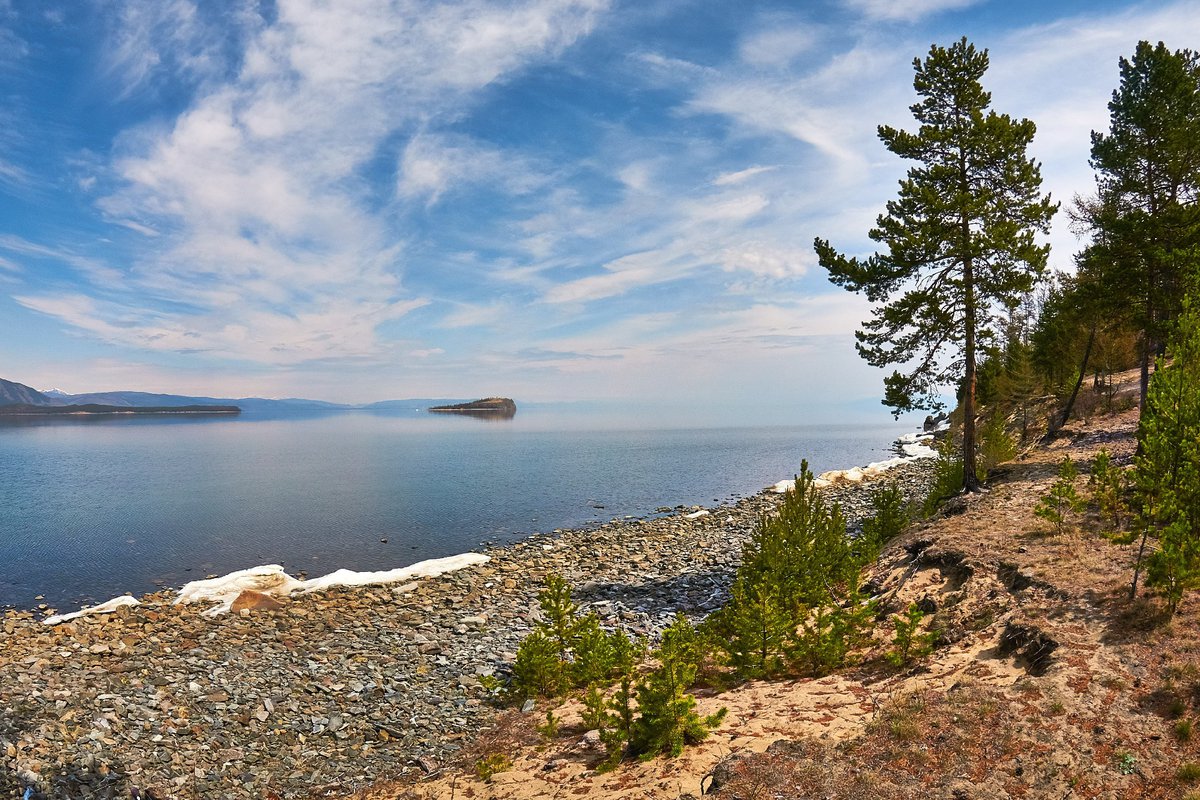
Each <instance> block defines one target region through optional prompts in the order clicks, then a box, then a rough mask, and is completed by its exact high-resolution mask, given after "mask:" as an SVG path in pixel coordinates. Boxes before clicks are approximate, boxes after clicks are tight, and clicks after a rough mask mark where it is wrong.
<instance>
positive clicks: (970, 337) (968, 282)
mask: <svg viewBox="0 0 1200 800" xmlns="http://www.w3.org/2000/svg"><path fill="white" fill-rule="evenodd" d="M961 224H962V228H963V245H964V247H970V241H971V239H970V235H971V231H970V222H969V221H968V220H967V218H966V217H965V216H964V217H963V219H962V223H961ZM963 306H964V307H963V324H964V326H965V328H966V331H965V333H966V336H965V337H964V339H965V340H964V345H963V351H964V352H963V356H964V361H965V367H966V374H965V375H964V381H963V401H962V409H963V491H965V492H978V491H979V489H980V486H979V478H978V476H977V475H976V474H975V382H976V369H975V264H974V262H973V261H972V259H971V256H970V254H969V253H968V254H967V255H966V256H965V257H964V259H963Z"/></svg>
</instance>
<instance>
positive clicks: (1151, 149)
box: [1075, 41, 1200, 410]
mask: <svg viewBox="0 0 1200 800" xmlns="http://www.w3.org/2000/svg"><path fill="white" fill-rule="evenodd" d="M1120 66H1121V84H1120V87H1119V88H1118V89H1117V90H1116V91H1114V92H1113V96H1112V100H1111V101H1110V102H1109V104H1108V111H1109V131H1108V133H1097V132H1094V131H1093V133H1092V159H1091V164H1092V167H1093V168H1094V169H1095V170H1096V195H1095V197H1093V198H1089V199H1086V200H1080V201H1079V202H1078V204H1077V211H1076V215H1075V216H1076V217H1077V219H1078V220H1079V221H1081V222H1083V223H1084V224H1085V225H1086V226H1087V227H1089V228H1090V229H1091V231H1092V233H1093V234H1094V237H1095V241H1094V244H1093V245H1092V247H1093V248H1094V249H1095V250H1096V253H1095V255H1097V256H1098V258H1095V259H1094V260H1093V265H1092V266H1093V268H1094V270H1095V271H1096V273H1097V275H1098V277H1099V278H1100V281H1101V285H1102V287H1103V291H1104V295H1105V297H1107V298H1108V300H1109V301H1110V302H1109V312H1110V313H1112V314H1114V315H1115V316H1117V317H1121V318H1124V319H1127V320H1128V321H1129V322H1130V323H1132V325H1133V326H1134V328H1135V329H1136V330H1138V331H1140V332H1141V354H1140V355H1141V368H1142V375H1141V403H1142V408H1143V410H1145V403H1146V396H1147V391H1148V388H1149V382H1150V367H1151V365H1152V364H1153V362H1154V357H1155V355H1156V354H1159V353H1161V352H1162V348H1163V343H1164V341H1165V338H1166V335H1167V332H1168V331H1169V329H1170V326H1171V323H1172V321H1173V320H1174V318H1175V317H1176V316H1177V315H1178V313H1179V301H1180V298H1181V297H1182V296H1183V294H1184V288H1185V283H1186V280H1187V276H1188V274H1189V273H1190V272H1192V271H1194V270H1195V269H1196V266H1197V264H1198V263H1200V55H1198V54H1197V53H1194V52H1192V51H1191V50H1177V51H1175V52H1172V51H1170V50H1168V49H1167V47H1166V45H1164V44H1163V43H1162V42H1159V43H1158V45H1157V46H1151V45H1150V43H1149V42H1145V41H1143V42H1139V43H1138V46H1137V50H1136V51H1135V52H1134V55H1133V58H1132V59H1125V58H1122V59H1121V62H1120Z"/></svg>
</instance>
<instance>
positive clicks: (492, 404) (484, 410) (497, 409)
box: [429, 397, 517, 419]
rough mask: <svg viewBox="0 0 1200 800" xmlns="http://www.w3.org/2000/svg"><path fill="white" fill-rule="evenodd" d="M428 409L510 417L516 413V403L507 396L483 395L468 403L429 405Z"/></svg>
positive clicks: (431, 410)
mask: <svg viewBox="0 0 1200 800" xmlns="http://www.w3.org/2000/svg"><path fill="white" fill-rule="evenodd" d="M429 410H430V412H432V413H443V414H472V415H475V416H480V417H491V418H504V419H510V418H512V417H515V416H516V415H517V404H516V403H514V402H513V401H512V400H511V399H509V398H507V397H485V398H483V399H482V400H472V401H471V402H469V403H455V404H453V405H449V406H431V407H430V408H429Z"/></svg>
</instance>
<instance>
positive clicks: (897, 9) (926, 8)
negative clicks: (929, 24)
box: [845, 0, 980, 22]
mask: <svg viewBox="0 0 1200 800" xmlns="http://www.w3.org/2000/svg"><path fill="white" fill-rule="evenodd" d="M979 2H980V0H845V3H846V6H847V7H848V8H850V9H851V10H853V11H856V12H858V13H860V14H862V15H863V16H864V17H866V18H867V19H869V20H874V21H887V20H891V21H895V20H899V21H903V22H916V21H917V20H919V19H922V18H924V17H928V16H930V15H932V14H938V13H940V12H942V11H957V10H958V9H961V8H968V7H970V6H973V5H976V4H978V3H979Z"/></svg>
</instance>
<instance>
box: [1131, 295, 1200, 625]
mask: <svg viewBox="0 0 1200 800" xmlns="http://www.w3.org/2000/svg"><path fill="white" fill-rule="evenodd" d="M1167 351H1168V353H1169V354H1170V356H1171V357H1172V360H1171V362H1170V363H1169V364H1168V363H1167V362H1166V360H1165V359H1162V360H1160V361H1159V364H1158V366H1157V367H1156V369H1155V370H1154V375H1153V376H1152V377H1151V379H1150V387H1149V391H1148V393H1147V398H1146V413H1144V414H1142V418H1141V421H1140V425H1139V429H1138V444H1139V445H1140V452H1139V453H1138V455H1137V457H1136V458H1135V459H1134V482H1135V485H1136V486H1137V493H1138V496H1139V504H1140V513H1139V515H1138V526H1139V528H1140V529H1141V531H1142V544H1141V546H1140V547H1139V551H1138V562H1139V563H1138V564H1137V565H1136V566H1135V568H1134V569H1135V571H1134V580H1133V589H1134V590H1136V586H1137V569H1138V567H1140V562H1141V555H1142V553H1143V552H1144V551H1145V549H1146V544H1147V539H1148V538H1150V537H1157V539H1158V547H1157V550H1155V551H1154V552H1153V553H1152V554H1151V555H1150V556H1149V558H1148V560H1147V564H1146V567H1147V569H1146V583H1147V584H1148V585H1150V586H1151V587H1152V588H1154V589H1155V590H1156V591H1157V592H1158V593H1159V595H1161V596H1162V597H1163V598H1164V599H1165V600H1166V602H1167V610H1168V612H1169V613H1170V614H1172V615H1174V613H1175V610H1176V609H1177V608H1178V606H1179V602H1180V601H1181V600H1182V599H1183V596H1184V594H1185V593H1186V592H1187V591H1188V590H1190V589H1193V588H1196V587H1197V586H1200V309H1197V308H1196V306H1195V303H1194V301H1193V300H1190V299H1189V300H1187V301H1185V303H1184V311H1183V313H1182V314H1181V315H1180V317H1179V320H1178V324H1177V327H1176V330H1175V332H1174V334H1173V335H1172V337H1171V339H1170V342H1169V344H1168V347H1167Z"/></svg>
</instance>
